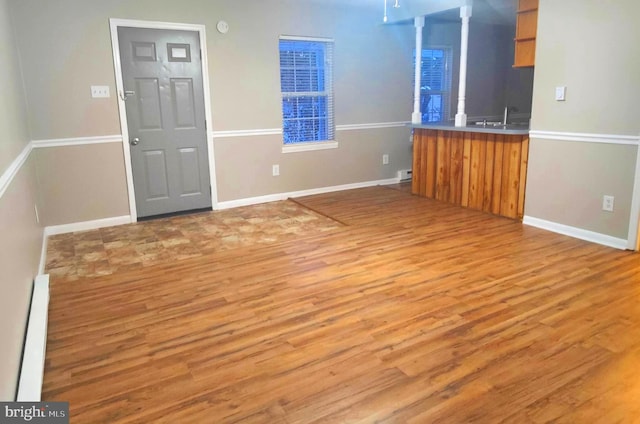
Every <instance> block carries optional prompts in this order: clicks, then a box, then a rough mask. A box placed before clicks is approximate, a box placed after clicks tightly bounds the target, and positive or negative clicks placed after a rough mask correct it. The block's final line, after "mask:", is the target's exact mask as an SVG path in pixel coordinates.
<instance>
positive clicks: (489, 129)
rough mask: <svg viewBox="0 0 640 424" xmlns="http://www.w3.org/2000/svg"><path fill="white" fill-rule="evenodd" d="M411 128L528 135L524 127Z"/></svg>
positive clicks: (433, 125) (421, 125) (435, 125)
mask: <svg viewBox="0 0 640 424" xmlns="http://www.w3.org/2000/svg"><path fill="white" fill-rule="evenodd" d="M411 128H419V129H424V130H441V131H463V132H477V133H489V134H508V135H526V134H529V127H528V126H526V125H517V124H515V125H499V126H493V125H487V126H483V125H473V124H470V125H467V126H466V127H456V126H455V125H454V124H411Z"/></svg>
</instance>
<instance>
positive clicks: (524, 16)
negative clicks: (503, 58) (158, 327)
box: [513, 0, 538, 68]
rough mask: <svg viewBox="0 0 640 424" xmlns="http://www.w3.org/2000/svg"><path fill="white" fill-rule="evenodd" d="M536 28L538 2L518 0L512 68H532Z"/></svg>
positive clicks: (536, 0) (534, 0)
mask: <svg viewBox="0 0 640 424" xmlns="http://www.w3.org/2000/svg"><path fill="white" fill-rule="evenodd" d="M537 28H538V0H519V2H518V15H517V17H516V38H515V41H516V43H515V44H516V52H515V58H514V63H513V66H514V68H524V67H528V66H534V64H535V61H536V32H537Z"/></svg>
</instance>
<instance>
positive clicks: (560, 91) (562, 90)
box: [556, 87, 567, 102]
mask: <svg viewBox="0 0 640 424" xmlns="http://www.w3.org/2000/svg"><path fill="white" fill-rule="evenodd" d="M566 94H567V87H556V100H557V101H559V102H563V101H564V99H565V96H566Z"/></svg>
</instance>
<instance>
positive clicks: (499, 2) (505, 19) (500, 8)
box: [312, 0, 518, 25]
mask: <svg viewBox="0 0 640 424" xmlns="http://www.w3.org/2000/svg"><path fill="white" fill-rule="evenodd" d="M312 1H318V0H312ZM322 1H323V2H324V3H325V4H326V3H342V4H350V5H354V6H370V7H375V8H377V9H380V13H382V12H383V8H384V0H322ZM398 1H399V3H400V9H403V8H404V9H405V11H406V10H407V9H409V10H411V9H414V10H415V9H419V8H420V6H421V5H428V3H429V2H434V3H436V2H438V0H398ZM394 2H395V0H387V8H388V11H389V12H393V10H392V6H393V3H394ZM403 6H404V7H403ZM517 8H518V0H473V15H472V17H471V19H472V20H474V21H478V22H485V23H494V24H500V25H515V22H516V10H517ZM430 16H432V17H434V18H437V19H443V20H459V19H460V15H459V12H458V9H457V8H456V9H452V10H449V11H446V12H440V13H436V14H434V15H430Z"/></svg>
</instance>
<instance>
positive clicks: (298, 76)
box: [280, 37, 335, 145]
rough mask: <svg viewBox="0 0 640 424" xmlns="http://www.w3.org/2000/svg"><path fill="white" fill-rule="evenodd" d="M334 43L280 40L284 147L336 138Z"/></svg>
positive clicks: (285, 38)
mask: <svg viewBox="0 0 640 424" xmlns="http://www.w3.org/2000/svg"><path fill="white" fill-rule="evenodd" d="M332 60H333V41H331V40H318V39H311V38H309V39H307V38H299V37H295V38H294V37H280V87H281V91H282V121H283V122H282V123H283V125H282V128H283V135H284V144H285V145H292V144H296V143H305V142H322V141H329V140H333V139H334V132H335V129H334V124H333V88H332Z"/></svg>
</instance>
